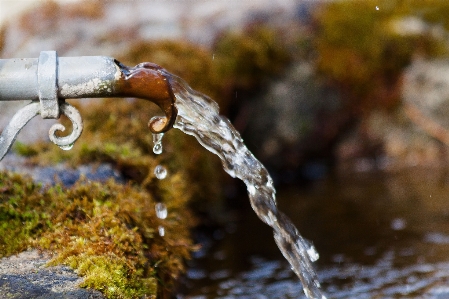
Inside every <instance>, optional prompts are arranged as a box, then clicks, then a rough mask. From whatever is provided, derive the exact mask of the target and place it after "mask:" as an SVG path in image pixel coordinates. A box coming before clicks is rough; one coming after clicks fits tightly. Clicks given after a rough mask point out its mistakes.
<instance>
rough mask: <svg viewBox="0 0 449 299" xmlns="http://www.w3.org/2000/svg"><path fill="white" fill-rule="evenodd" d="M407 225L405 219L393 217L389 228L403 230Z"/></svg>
mask: <svg viewBox="0 0 449 299" xmlns="http://www.w3.org/2000/svg"><path fill="white" fill-rule="evenodd" d="M406 226H407V221H405V219H402V218H395V219H393V221H391V228H392V229H394V230H403V229H404V228H405V227H406Z"/></svg>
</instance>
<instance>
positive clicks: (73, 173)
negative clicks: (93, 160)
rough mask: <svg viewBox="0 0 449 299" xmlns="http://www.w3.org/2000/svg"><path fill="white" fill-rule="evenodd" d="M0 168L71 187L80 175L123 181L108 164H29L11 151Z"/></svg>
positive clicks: (102, 180) (90, 178)
mask: <svg viewBox="0 0 449 299" xmlns="http://www.w3.org/2000/svg"><path fill="white" fill-rule="evenodd" d="M0 170H8V171H12V172H17V173H20V174H24V175H29V176H31V177H32V179H33V180H34V181H35V182H39V183H42V184H44V185H54V184H55V183H60V184H62V185H64V186H66V187H71V186H72V185H73V184H75V183H76V182H77V181H78V180H79V179H80V178H82V177H84V178H86V179H88V180H92V181H101V182H104V181H107V180H108V179H110V178H113V179H114V180H115V181H116V182H118V183H125V179H124V178H123V176H122V175H121V174H120V173H119V172H118V171H116V170H115V169H114V168H112V166H111V165H109V164H98V165H80V166H78V167H77V168H69V167H68V166H67V165H65V164H58V165H55V166H46V167H42V166H35V165H30V164H29V163H27V159H26V158H24V157H20V156H18V155H16V154H12V153H11V154H7V155H6V156H5V157H4V158H3V160H2V162H1V163H0Z"/></svg>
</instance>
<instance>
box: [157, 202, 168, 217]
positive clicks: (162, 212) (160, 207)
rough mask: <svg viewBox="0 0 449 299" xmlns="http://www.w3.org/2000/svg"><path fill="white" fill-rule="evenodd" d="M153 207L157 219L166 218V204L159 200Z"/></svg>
mask: <svg viewBox="0 0 449 299" xmlns="http://www.w3.org/2000/svg"><path fill="white" fill-rule="evenodd" d="M154 209H155V211H156V216H157V218H159V219H165V218H167V206H166V205H165V204H163V203H161V202H158V203H157V204H156V205H155V206H154Z"/></svg>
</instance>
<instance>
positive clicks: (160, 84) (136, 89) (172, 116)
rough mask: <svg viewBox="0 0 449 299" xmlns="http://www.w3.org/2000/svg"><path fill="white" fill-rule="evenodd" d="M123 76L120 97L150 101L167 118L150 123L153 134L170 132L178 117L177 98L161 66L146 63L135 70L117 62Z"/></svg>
mask: <svg viewBox="0 0 449 299" xmlns="http://www.w3.org/2000/svg"><path fill="white" fill-rule="evenodd" d="M115 63H116V64H117V66H118V67H119V68H120V70H121V72H122V74H123V76H121V78H120V79H119V80H118V81H117V82H116V86H115V91H116V95H118V96H125V97H136V98H142V99H145V100H149V101H151V102H153V103H155V104H156V105H158V106H159V108H161V109H162V111H163V112H164V114H165V117H153V118H152V119H151V120H150V122H149V123H148V127H149V128H150V130H151V132H152V133H155V134H158V133H164V132H166V131H168V130H170V129H171V128H172V127H173V124H174V123H175V120H176V117H177V116H178V110H177V109H176V106H175V101H176V97H175V95H174V93H173V90H172V87H171V85H170V82H169V80H168V78H167V76H166V75H165V74H164V72H163V71H162V70H163V68H161V67H160V66H159V65H157V64H154V63H151V62H144V63H140V64H138V65H136V66H135V67H133V68H130V67H127V66H125V65H123V64H122V63H120V62H119V61H117V60H115Z"/></svg>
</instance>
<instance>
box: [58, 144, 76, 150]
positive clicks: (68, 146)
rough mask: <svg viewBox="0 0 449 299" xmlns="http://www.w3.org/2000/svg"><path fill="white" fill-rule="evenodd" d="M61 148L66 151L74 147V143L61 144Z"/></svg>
mask: <svg viewBox="0 0 449 299" xmlns="http://www.w3.org/2000/svg"><path fill="white" fill-rule="evenodd" d="M59 148H60V149H62V150H64V151H69V150H71V149H72V148H73V143H72V144H68V145H59Z"/></svg>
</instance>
